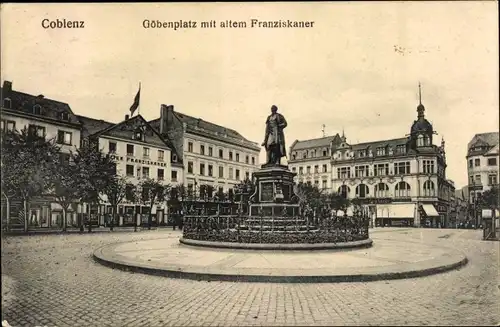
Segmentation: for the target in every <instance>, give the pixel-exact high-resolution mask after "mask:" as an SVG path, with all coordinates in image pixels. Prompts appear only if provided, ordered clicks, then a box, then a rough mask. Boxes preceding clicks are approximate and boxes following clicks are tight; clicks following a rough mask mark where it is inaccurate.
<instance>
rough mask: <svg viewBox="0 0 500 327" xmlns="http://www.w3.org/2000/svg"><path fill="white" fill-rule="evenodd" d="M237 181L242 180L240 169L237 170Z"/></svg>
mask: <svg viewBox="0 0 500 327" xmlns="http://www.w3.org/2000/svg"><path fill="white" fill-rule="evenodd" d="M236 179H237V180H239V179H240V170H239V169H236Z"/></svg>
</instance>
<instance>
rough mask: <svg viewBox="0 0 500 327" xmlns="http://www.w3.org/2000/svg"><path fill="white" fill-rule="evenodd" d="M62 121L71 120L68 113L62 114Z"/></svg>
mask: <svg viewBox="0 0 500 327" xmlns="http://www.w3.org/2000/svg"><path fill="white" fill-rule="evenodd" d="M61 119H62V120H66V121H68V120H69V114H68V113H67V112H65V111H63V112H61Z"/></svg>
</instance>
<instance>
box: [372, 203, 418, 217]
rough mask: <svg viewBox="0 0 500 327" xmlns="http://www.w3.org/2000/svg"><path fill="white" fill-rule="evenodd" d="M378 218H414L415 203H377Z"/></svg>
mask: <svg viewBox="0 0 500 327" xmlns="http://www.w3.org/2000/svg"><path fill="white" fill-rule="evenodd" d="M377 218H391V219H413V218H415V204H413V203H412V204H410V203H402V204H384V205H377Z"/></svg>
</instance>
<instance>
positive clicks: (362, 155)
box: [358, 150, 366, 158]
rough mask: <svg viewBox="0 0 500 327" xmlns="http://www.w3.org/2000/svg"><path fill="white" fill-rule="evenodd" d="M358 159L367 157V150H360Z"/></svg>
mask: <svg viewBox="0 0 500 327" xmlns="http://www.w3.org/2000/svg"><path fill="white" fill-rule="evenodd" d="M358 157H360V158H364V157H366V150H359V151H358Z"/></svg>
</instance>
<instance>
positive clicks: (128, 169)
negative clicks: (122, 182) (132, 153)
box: [126, 165, 134, 176]
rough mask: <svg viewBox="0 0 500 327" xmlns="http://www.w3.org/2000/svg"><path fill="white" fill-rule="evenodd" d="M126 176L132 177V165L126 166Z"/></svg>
mask: <svg viewBox="0 0 500 327" xmlns="http://www.w3.org/2000/svg"><path fill="white" fill-rule="evenodd" d="M126 170H127V176H134V166H132V165H127V168H126Z"/></svg>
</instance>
